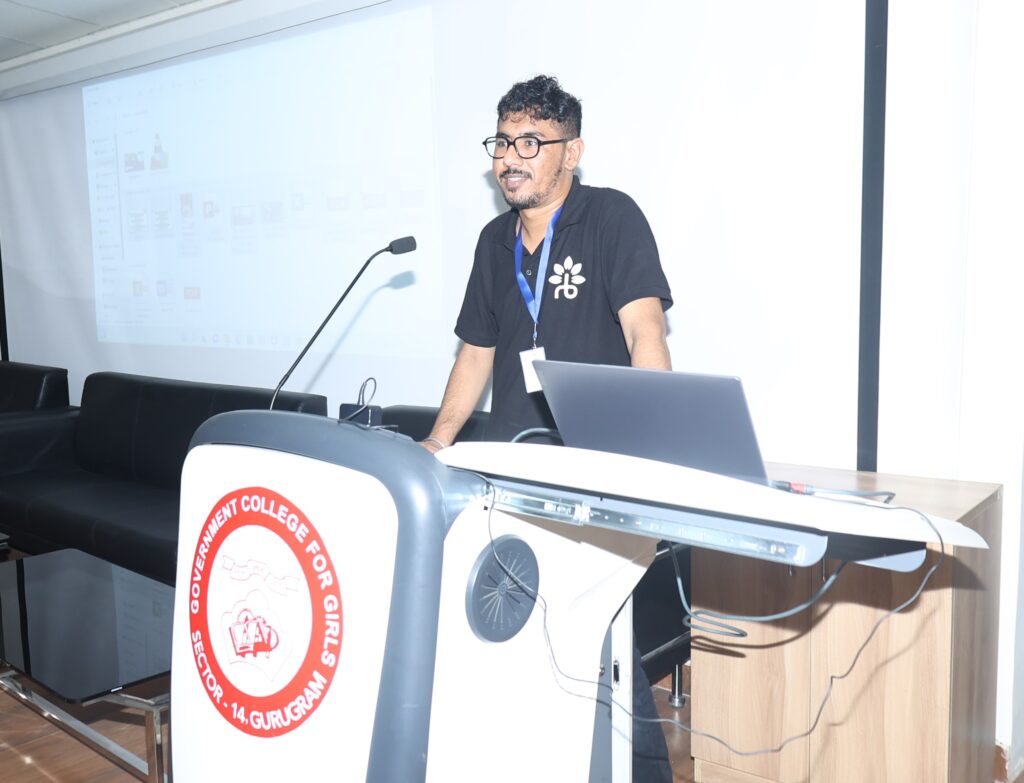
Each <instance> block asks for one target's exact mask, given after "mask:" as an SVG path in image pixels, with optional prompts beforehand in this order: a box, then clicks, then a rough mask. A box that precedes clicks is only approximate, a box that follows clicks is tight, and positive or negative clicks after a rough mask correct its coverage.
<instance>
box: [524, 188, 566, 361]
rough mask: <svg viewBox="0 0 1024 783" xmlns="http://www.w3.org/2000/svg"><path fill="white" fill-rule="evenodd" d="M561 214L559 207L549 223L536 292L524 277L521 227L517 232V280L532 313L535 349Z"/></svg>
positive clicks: (542, 249) (538, 268) (528, 309)
mask: <svg viewBox="0 0 1024 783" xmlns="http://www.w3.org/2000/svg"><path fill="white" fill-rule="evenodd" d="M561 214H562V208H561V207H559V208H558V210H557V211H556V212H555V214H554V215H552V216H551V222H550V223H548V230H547V232H546V233H545V234H544V245H543V247H542V248H541V251H540V264H539V265H538V266H537V282H536V283H535V286H536V291H535V292H534V291H531V290H530V285H529V283H527V282H526V277H524V276H523V230H522V227H520V229H519V231H517V232H516V280H517V281H518V283H519V291H520V292H521V293H522V295H523V301H524V302H526V309H527V311H528V312H529V313H530V317H531V318H532V319H533V347H534V348H536V347H537V323H538V321H540V305H541V302H542V301H543V299H544V282H545V279H546V278H547V276H548V256H549V255H551V239H552V237H554V235H555V223H557V222H558V216H559V215H561Z"/></svg>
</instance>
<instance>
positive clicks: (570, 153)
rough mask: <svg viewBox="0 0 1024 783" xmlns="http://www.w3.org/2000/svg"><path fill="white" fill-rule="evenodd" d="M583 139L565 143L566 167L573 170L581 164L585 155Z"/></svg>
mask: <svg viewBox="0 0 1024 783" xmlns="http://www.w3.org/2000/svg"><path fill="white" fill-rule="evenodd" d="M583 147H584V144H583V139H578V138H577V139H573V140H572V141H570V142H566V145H565V167H566V168H567V169H569V171H573V170H574V169H575V168H576V167H577V166H578V165H580V158H582V157H583Z"/></svg>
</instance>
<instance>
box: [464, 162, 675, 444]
mask: <svg viewBox="0 0 1024 783" xmlns="http://www.w3.org/2000/svg"><path fill="white" fill-rule="evenodd" d="M517 218H518V213H517V212H516V210H510V211H508V212H506V213H505V214H503V215H499V216H498V217H497V218H495V219H494V220H492V221H491V222H490V223H488V224H487V225H486V226H484V229H483V231H481V232H480V239H479V241H478V242H477V247H476V256H475V258H474V261H473V271H472V272H471V273H470V276H469V283H468V284H467V286H466V296H465V299H464V300H463V303H462V311H461V312H460V313H459V319H458V321H457V322H456V325H455V333H456V334H457V335H458V336H459V338H460V339H462V340H463V341H464V342H467V343H469V344H470V345H476V346H480V347H483V348H491V347H493V348H495V355H494V383H493V390H492V400H491V417H490V421H491V423H490V430H489V437H490V438H491V439H494V440H508V439H511V438H512V437H513V436H515V435H516V433H518V432H521V431H522V430H524V429H527V428H530V427H554V421H553V419H552V418H551V411H550V410H549V409H548V406H547V403H546V402H545V401H544V395H543V393H542V392H534V393H532V394H529V393H527V391H526V386H525V382H524V380H523V369H522V362H521V361H520V358H519V353H520V351H523V350H526V349H528V348H530V347H531V346H532V342H533V340H532V338H533V319H532V318H531V317H530V313H529V311H527V309H526V303H525V302H524V301H523V295H522V292H521V291H520V289H519V284H518V283H517V282H516V273H515V243H516V222H517ZM542 247H543V245H538V247H537V250H536V252H535V253H533V254H529V255H528V254H527V253H526V252H524V253H523V273H524V275H525V276H526V280H527V282H528V283H529V285H530V289H531V290H536V289H535V286H536V276H537V266H538V264H539V263H540V254H541V248H542ZM547 278H548V279H547V281H546V282H545V285H544V295H543V299H542V300H541V309H540V318H539V321H538V327H537V345H538V346H543V347H544V351H545V355H546V356H547V358H548V359H558V360H561V361H571V362H586V363H590V364H615V365H628V364H629V361H630V360H629V351H628V350H627V348H626V341H625V338H624V337H623V335H622V327H621V326H620V325H619V318H618V312H619V310H620V309H622V307H623V306H624V305H626V304H629V303H630V302H632V301H634V300H636V299H642V298H644V297H649V296H656V297H658V298H659V299H661V301H662V307H664V308H665V309H666V310H667V309H668V308H669V307H671V305H672V295H671V292H670V291H669V287H668V281H667V280H666V279H665V273H664V272H663V270H662V268H661V261H660V259H659V257H658V248H657V245H656V244H655V241H654V235H653V234H652V233H651V228H650V226H649V225H648V223H647V219H646V218H645V217H644V215H643V213H642V212H641V211H640V208H639V207H638V206H637V205H636V203H635V202H634V201H633V200H632V199H631V198H630V197H629V196H627V195H626V194H625V193H621V192H619V191H617V190H611V189H609V188H593V187H589V186H587V185H581V184H580V182H579V179H578V178H576V177H573V181H572V186H571V188H570V190H569V195H568V197H567V198H566V200H565V204H564V205H563V208H562V214H561V216H560V217H559V220H558V223H557V224H556V226H555V234H554V238H553V240H552V243H551V253H550V257H549V259H548V269H547Z"/></svg>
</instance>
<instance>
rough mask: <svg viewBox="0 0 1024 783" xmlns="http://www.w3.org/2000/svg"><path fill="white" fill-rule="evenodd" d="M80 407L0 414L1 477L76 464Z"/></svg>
mask: <svg viewBox="0 0 1024 783" xmlns="http://www.w3.org/2000/svg"><path fill="white" fill-rule="evenodd" d="M77 423H78V408H65V409H63V410H58V411H54V412H52V413H51V412H49V411H37V412H34V413H22V414H8V415H5V416H0V476H9V475H12V474H15V473H24V472H26V471H30V470H38V469H40V468H49V467H61V466H69V465H74V464H75V457H74V439H75V427H76V425H77Z"/></svg>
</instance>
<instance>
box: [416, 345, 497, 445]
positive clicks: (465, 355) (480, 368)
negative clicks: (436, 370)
mask: <svg viewBox="0 0 1024 783" xmlns="http://www.w3.org/2000/svg"><path fill="white" fill-rule="evenodd" d="M493 366H494V349H493V348H480V347H479V346H475V345H468V344H464V345H463V346H462V347H461V348H460V349H459V355H458V356H457V357H456V359H455V364H454V366H453V367H452V372H451V375H450V376H449V377H448V385H447V386H446V387H445V390H444V397H443V398H442V399H441V407H440V409H439V410H438V412H437V418H436V419H435V420H434V426H433V428H432V429H431V431H430V436H429V440H428V441H426V443H425V445H427V447H428V448H430V447H431V446H433V448H431V451H436V450H437V449H439V448H442V447H444V446H449V445H451V443H452V442H453V441H454V440H455V438H456V436H458V434H459V431H460V430H461V429H462V425H464V424H465V423H466V420H467V419H468V418H469V416H470V414H471V413H472V412H473V410H474V408H475V407H476V405H477V403H478V402H479V401H480V396H481V395H482V394H483V391H484V387H486V386H487V379H488V378H490V377H491V369H492V367H493Z"/></svg>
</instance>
